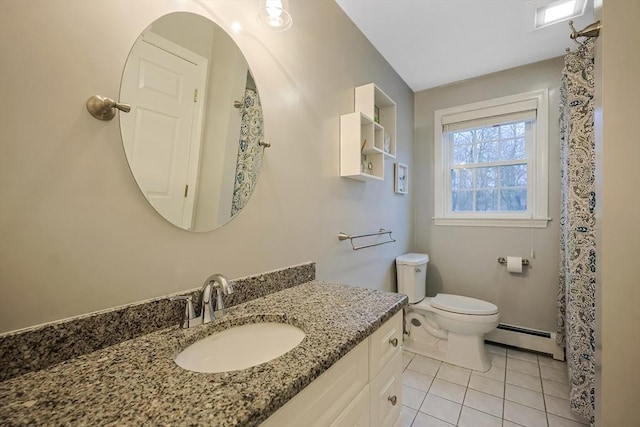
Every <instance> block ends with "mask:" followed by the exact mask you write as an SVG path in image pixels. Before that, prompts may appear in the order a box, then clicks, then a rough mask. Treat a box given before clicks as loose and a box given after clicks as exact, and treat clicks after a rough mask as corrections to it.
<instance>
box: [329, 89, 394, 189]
mask: <svg viewBox="0 0 640 427" xmlns="http://www.w3.org/2000/svg"><path fill="white" fill-rule="evenodd" d="M385 157H389V158H392V159H394V158H395V157H396V104H395V102H393V100H392V99H391V98H389V97H388V96H387V95H386V94H385V93H384V92H383V91H382V90H380V89H379V88H378V87H377V86H376V85H375V84H373V83H369V84H366V85H363V86H358V87H357V88H355V112H353V113H349V114H344V115H342V116H340V176H344V177H347V178H352V179H357V180H360V181H368V180H384V160H385Z"/></svg>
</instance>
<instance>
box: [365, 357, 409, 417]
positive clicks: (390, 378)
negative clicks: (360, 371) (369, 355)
mask: <svg viewBox="0 0 640 427" xmlns="http://www.w3.org/2000/svg"><path fill="white" fill-rule="evenodd" d="M370 388H371V404H370V405H371V426H372V427H378V426H379V427H393V426H394V425H395V423H396V422H397V421H398V419H399V417H400V409H401V408H402V352H397V353H396V354H395V355H394V356H393V358H392V359H391V360H390V361H389V363H388V364H387V365H386V366H385V367H384V368H383V369H382V371H380V373H379V374H378V376H376V377H375V378H374V379H373V380H372V381H371V384H370Z"/></svg>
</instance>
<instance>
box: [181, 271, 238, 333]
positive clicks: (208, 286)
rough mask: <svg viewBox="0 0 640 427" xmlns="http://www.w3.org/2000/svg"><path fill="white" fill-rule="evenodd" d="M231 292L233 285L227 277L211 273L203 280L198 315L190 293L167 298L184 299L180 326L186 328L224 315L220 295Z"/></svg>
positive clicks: (203, 323)
mask: <svg viewBox="0 0 640 427" xmlns="http://www.w3.org/2000/svg"><path fill="white" fill-rule="evenodd" d="M232 293H233V285H232V284H231V281H229V279H227V278H226V277H225V276H223V275H222V274H212V275H211V276H209V277H207V280H205V281H204V284H203V285H202V290H201V291H200V302H201V306H202V308H201V312H200V316H196V315H195V311H194V309H193V302H192V298H191V295H189V296H183V295H180V296H175V297H171V298H169V299H170V300H172V301H175V300H185V301H186V307H185V313H184V319H183V321H182V327H183V328H185V329H186V328H192V327H194V326H197V325H205V324H207V323H210V322H212V321H213V320H215V319H216V317H222V316H224V315H225V314H226V310H225V308H224V300H223V299H222V296H223V295H229V294H232Z"/></svg>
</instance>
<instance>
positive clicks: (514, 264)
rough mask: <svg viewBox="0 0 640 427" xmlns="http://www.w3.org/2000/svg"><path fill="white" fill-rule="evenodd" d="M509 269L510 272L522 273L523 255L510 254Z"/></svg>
mask: <svg viewBox="0 0 640 427" xmlns="http://www.w3.org/2000/svg"><path fill="white" fill-rule="evenodd" d="M507 271H508V272H509V273H522V257H519V256H508V257H507Z"/></svg>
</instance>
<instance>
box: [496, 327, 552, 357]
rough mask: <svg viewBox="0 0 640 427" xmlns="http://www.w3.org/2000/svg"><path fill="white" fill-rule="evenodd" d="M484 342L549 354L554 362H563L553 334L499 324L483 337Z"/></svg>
mask: <svg viewBox="0 0 640 427" xmlns="http://www.w3.org/2000/svg"><path fill="white" fill-rule="evenodd" d="M484 339H485V341H489V342H494V343H498V344H504V345H508V346H512V347H518V348H522V349H525V350H532V351H535V352H538V353H544V354H550V355H552V356H553V358H554V359H556V360H564V348H563V347H561V346H559V345H558V344H556V334H555V333H553V332H547V331H540V330H536V329H529V328H523V327H522V326H516V325H507V324H505V323H500V324H499V325H498V327H497V328H496V329H495V330H494V331H492V332H489V333H488V334H486V335H485V336H484Z"/></svg>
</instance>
